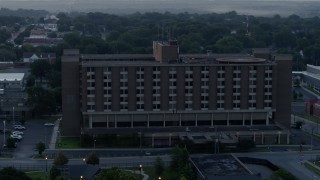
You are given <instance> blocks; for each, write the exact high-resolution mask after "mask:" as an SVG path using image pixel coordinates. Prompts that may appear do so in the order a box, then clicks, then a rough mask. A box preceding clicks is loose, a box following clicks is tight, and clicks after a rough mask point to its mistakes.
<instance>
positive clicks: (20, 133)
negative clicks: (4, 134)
mask: <svg viewBox="0 0 320 180" xmlns="http://www.w3.org/2000/svg"><path fill="white" fill-rule="evenodd" d="M11 134H17V135H23V132H22V131H13V132H12V133H11Z"/></svg>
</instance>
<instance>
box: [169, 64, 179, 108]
mask: <svg viewBox="0 0 320 180" xmlns="http://www.w3.org/2000/svg"><path fill="white" fill-rule="evenodd" d="M176 97H177V71H176V67H174V66H173V67H169V110H171V111H172V110H176V108H177V100H176Z"/></svg>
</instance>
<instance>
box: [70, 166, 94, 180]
mask: <svg viewBox="0 0 320 180" xmlns="http://www.w3.org/2000/svg"><path fill="white" fill-rule="evenodd" d="M99 171H100V167H99V166H94V165H89V164H84V165H78V164H77V165H69V177H71V178H79V177H80V176H83V177H84V178H85V179H93V177H94V175H96V174H97V173H98V172H99Z"/></svg>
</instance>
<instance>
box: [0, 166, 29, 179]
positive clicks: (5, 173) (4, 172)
mask: <svg viewBox="0 0 320 180" xmlns="http://www.w3.org/2000/svg"><path fill="white" fill-rule="evenodd" d="M0 179H7V180H31V178H29V177H28V176H27V175H26V173H25V172H23V171H19V170H17V169H16V168H14V167H5V168H3V169H1V170H0Z"/></svg>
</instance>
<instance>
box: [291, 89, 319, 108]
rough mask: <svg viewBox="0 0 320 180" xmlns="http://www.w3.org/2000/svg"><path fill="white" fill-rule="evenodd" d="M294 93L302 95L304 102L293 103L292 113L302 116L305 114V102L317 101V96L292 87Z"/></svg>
mask: <svg viewBox="0 0 320 180" xmlns="http://www.w3.org/2000/svg"><path fill="white" fill-rule="evenodd" d="M292 91H296V92H297V93H301V94H302V100H303V101H302V102H292V104H291V111H292V113H295V114H302V113H304V112H305V101H306V100H308V99H317V96H316V95H314V94H312V93H310V92H308V91H306V90H305V89H304V88H302V87H292Z"/></svg>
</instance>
